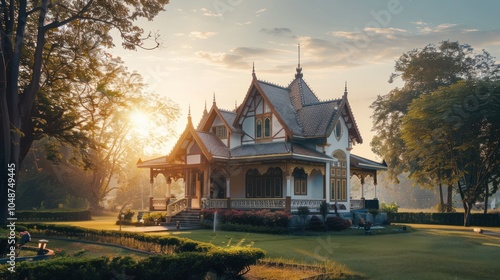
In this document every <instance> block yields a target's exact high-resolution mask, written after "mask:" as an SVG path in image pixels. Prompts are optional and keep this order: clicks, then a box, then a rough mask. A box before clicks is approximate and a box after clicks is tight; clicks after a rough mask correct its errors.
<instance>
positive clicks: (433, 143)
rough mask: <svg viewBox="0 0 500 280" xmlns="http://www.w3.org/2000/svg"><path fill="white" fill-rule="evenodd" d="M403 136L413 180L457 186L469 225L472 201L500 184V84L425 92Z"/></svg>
mask: <svg viewBox="0 0 500 280" xmlns="http://www.w3.org/2000/svg"><path fill="white" fill-rule="evenodd" d="M401 134H402V139H403V140H404V142H405V145H406V148H407V150H406V152H407V155H408V157H409V158H413V159H414V161H413V163H412V168H411V171H410V175H409V177H410V179H414V180H416V182H417V183H419V184H433V182H440V183H441V182H442V183H445V184H447V185H449V186H453V185H456V186H457V190H458V192H459V193H460V196H461V198H462V202H463V206H464V210H465V215H464V225H465V226H468V225H469V224H470V213H471V209H472V205H473V204H474V203H475V202H476V201H477V200H478V199H480V198H481V197H482V196H483V197H484V196H485V195H486V196H488V195H490V194H493V193H495V192H496V190H497V189H498V186H499V184H500V82H498V81H496V82H491V81H472V80H469V81H459V82H457V83H455V84H453V85H450V86H446V87H440V88H439V89H438V90H436V91H434V92H432V93H431V94H427V95H421V96H420V97H419V98H417V99H415V100H414V101H413V102H412V103H411V105H410V106H409V111H408V114H407V115H406V116H405V117H403V121H402V127H401ZM490 188H491V189H490Z"/></svg>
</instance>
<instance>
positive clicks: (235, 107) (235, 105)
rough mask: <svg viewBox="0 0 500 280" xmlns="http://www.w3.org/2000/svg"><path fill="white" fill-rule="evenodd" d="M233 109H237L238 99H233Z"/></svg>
mask: <svg viewBox="0 0 500 280" xmlns="http://www.w3.org/2000/svg"><path fill="white" fill-rule="evenodd" d="M234 109H235V110H237V109H238V101H236V100H235V101H234Z"/></svg>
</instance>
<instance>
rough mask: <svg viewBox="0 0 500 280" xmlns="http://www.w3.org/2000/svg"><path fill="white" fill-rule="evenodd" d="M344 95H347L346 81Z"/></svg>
mask: <svg viewBox="0 0 500 280" xmlns="http://www.w3.org/2000/svg"><path fill="white" fill-rule="evenodd" d="M344 94H345V95H347V81H345V88H344Z"/></svg>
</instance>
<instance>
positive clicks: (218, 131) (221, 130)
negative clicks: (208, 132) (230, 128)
mask: <svg viewBox="0 0 500 280" xmlns="http://www.w3.org/2000/svg"><path fill="white" fill-rule="evenodd" d="M212 132H213V133H215V135H216V136H217V137H219V139H227V128H226V127H225V126H223V125H219V126H214V127H212Z"/></svg>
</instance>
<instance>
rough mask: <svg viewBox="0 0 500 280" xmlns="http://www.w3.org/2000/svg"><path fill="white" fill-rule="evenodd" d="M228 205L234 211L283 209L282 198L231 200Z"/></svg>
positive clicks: (283, 201)
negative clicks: (234, 209)
mask: <svg viewBox="0 0 500 280" xmlns="http://www.w3.org/2000/svg"><path fill="white" fill-rule="evenodd" d="M230 204H231V208H236V209H259V208H265V209H269V208H274V209H285V199H284V198H259V199H256V198H231V200H230Z"/></svg>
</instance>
